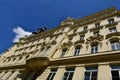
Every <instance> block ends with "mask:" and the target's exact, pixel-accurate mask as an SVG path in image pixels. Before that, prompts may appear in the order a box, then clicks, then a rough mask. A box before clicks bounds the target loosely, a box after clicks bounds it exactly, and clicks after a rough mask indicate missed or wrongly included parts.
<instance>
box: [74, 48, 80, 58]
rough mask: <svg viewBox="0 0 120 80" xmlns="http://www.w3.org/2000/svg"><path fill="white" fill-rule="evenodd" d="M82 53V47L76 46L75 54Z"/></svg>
mask: <svg viewBox="0 0 120 80" xmlns="http://www.w3.org/2000/svg"><path fill="white" fill-rule="evenodd" d="M79 53H80V47H76V48H75V52H74V56H78V55H79Z"/></svg>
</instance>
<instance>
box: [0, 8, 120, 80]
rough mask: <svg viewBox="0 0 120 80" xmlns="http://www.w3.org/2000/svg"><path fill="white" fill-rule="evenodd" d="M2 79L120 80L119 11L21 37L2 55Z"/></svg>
mask: <svg viewBox="0 0 120 80" xmlns="http://www.w3.org/2000/svg"><path fill="white" fill-rule="evenodd" d="M0 80H120V11H119V10H116V9H115V7H111V8H109V9H105V10H103V11H100V12H97V13H95V14H92V15H89V16H86V17H83V18H81V19H73V18H67V19H66V20H65V21H63V22H62V23H61V24H60V25H59V26H58V27H56V28H54V29H51V30H47V31H44V32H40V33H39V31H38V32H34V34H32V35H30V36H25V37H23V38H21V39H20V40H19V42H16V43H14V44H13V46H12V47H11V48H10V49H8V50H7V51H5V52H4V53H2V54H1V56H0Z"/></svg>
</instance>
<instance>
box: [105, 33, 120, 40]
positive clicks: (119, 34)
mask: <svg viewBox="0 0 120 80" xmlns="http://www.w3.org/2000/svg"><path fill="white" fill-rule="evenodd" d="M114 36H120V32H114V33H109V34H107V35H106V39H108V38H112V37H114Z"/></svg>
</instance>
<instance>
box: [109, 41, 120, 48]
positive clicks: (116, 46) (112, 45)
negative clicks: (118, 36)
mask: <svg viewBox="0 0 120 80" xmlns="http://www.w3.org/2000/svg"><path fill="white" fill-rule="evenodd" d="M111 48H112V50H120V42H118V41H115V42H111Z"/></svg>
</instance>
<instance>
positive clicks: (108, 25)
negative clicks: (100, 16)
mask: <svg viewBox="0 0 120 80" xmlns="http://www.w3.org/2000/svg"><path fill="white" fill-rule="evenodd" d="M116 25H118V22H114V23H112V24H107V25H106V28H107V27H111V26H116Z"/></svg>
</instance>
